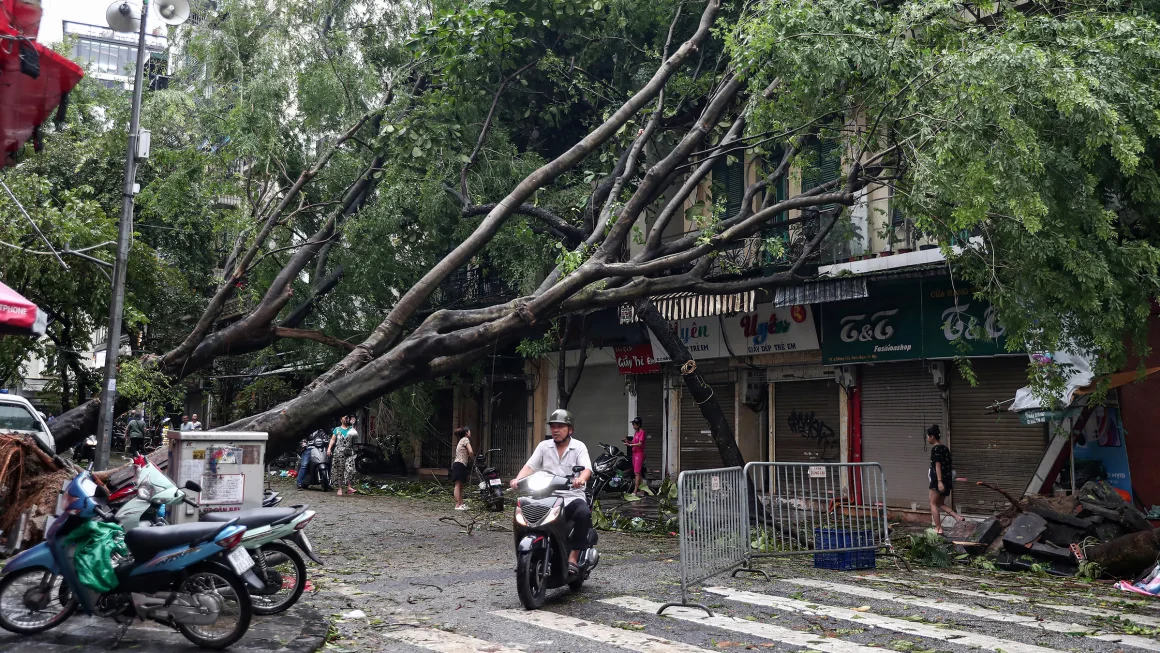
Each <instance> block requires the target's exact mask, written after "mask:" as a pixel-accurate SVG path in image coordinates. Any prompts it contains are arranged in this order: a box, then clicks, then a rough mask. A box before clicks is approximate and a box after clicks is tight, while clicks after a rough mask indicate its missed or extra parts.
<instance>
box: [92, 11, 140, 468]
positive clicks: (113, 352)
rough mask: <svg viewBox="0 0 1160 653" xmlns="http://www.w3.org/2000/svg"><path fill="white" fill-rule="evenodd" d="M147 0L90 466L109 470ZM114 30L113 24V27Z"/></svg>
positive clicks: (130, 233)
mask: <svg viewBox="0 0 1160 653" xmlns="http://www.w3.org/2000/svg"><path fill="white" fill-rule="evenodd" d="M119 11H120V13H121V14H122V15H123V16H125V17H128V16H130V15H131V14H132V8H131V7H130V6H129V3H128V2H123V3H121V5H120V7H119ZM148 16H149V0H144V2H142V4H141V27H140V29H139V31H138V34H137V66H136V70H135V71H134V73H133V111H132V115H131V117H130V118H129V149H128V152H127V154H126V156H125V185H124V187H123V188H122V190H121V223H120V225H119V227H118V229H117V258H116V261H115V262H114V264H113V299H112V301H111V302H109V336H108V338H107V340H108V342H107V343H106V346H105V379H104V383H103V384H102V385H101V414H100V418H99V420H98V422H97V452H96V458H97V459H96V461H94V464H93V467H95V468H96V469H98V470H103V469H108V467H109V449H110V447H111V445H112V440H113V418H114V415H113V404H114V403H116V400H117V355H118V354H119V353H120V350H121V313H122V311H123V309H124V307H125V269H126V267H128V263H129V245H130V241H131V240H132V238H133V196H134V195H135V194H136V192H137V154H138V152H137V143H138V140H139V137H140V134H138V130H139V128H140V122H141V91H142V90H143V89H142V87H143V86H144V84H142V82H141V77H142V74H143V72H144V69H145V24H146V23H147V22H148V20H147V18H148ZM113 27H114V28H115V27H116V26H115V25H114V26H113Z"/></svg>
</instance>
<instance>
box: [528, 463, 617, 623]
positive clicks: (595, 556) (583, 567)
mask: <svg viewBox="0 0 1160 653" xmlns="http://www.w3.org/2000/svg"><path fill="white" fill-rule="evenodd" d="M582 471H584V468H583V467H579V466H577V467H573V468H572V474H570V475H568V476H556V475H555V474H551V473H548V472H536V473H535V474H532V475H531V476H528V477H527V478H524V479H523V480H521V481H520V487H521V488H522V489H524V490H525V491H527V492H528V493H529V494H530V496H523V497H520V498H519V499H518V500H517V501H516V513H515V523H514V525H513V526H512V530H513V531H514V532H515V542H516V593H517V594H519V597H520V603H522V604H523V605H524V607H525V608H527V609H528V610H534V609H536V608H538V607H540V606H541V605H543V604H544V599H545V598H547V594H548V590H550V589H554V588H557V587H563V586H564V585H567V586H568V587H570V588H572V590H573V591H577V590H579V589H580V587H581V586H582V585H583V584H584V581H585V580H587V579H588V575H589V574H591V573H592V570H593V569H595V568H596V565H597V564H598V563H599V562H600V552H599V551H597V550H596V544H597V542H598V541H599V536H598V535H597V534H596V529H592V530H590V531H589V532H588V548H586V549H584V550H583V551H581V552H580V561H579V565H578V566H579V567H580V573H579V574H578V575H577V576H575V577H572V578H569V576H568V554H569V553H570V551H569V549H568V535H569V533H571V532H572V522H570V521H568V520H567V519H566V518H565V517H564V498H563V497H558V496H552V494H553V493H554V492H556V491H558V490H567V489H568V488H570V487H571V485H572V479H573V478H575V476H576V474H579V473H580V472H582ZM588 501H589V505H591V497H589V499H588Z"/></svg>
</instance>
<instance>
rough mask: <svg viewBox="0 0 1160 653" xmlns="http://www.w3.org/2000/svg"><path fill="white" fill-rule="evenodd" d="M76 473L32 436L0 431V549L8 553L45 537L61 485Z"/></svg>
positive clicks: (69, 465) (68, 464) (70, 466)
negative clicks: (51, 454)
mask: <svg viewBox="0 0 1160 653" xmlns="http://www.w3.org/2000/svg"><path fill="white" fill-rule="evenodd" d="M75 473H76V472H74V471H73V467H72V465H71V464H70V463H68V462H67V461H65V460H63V459H61V458H60V457H53V456H49V455H48V454H46V453H45V452H44V451H42V450H41V449H40V447H39V446H37V444H36V442H34V441H33V439H32V438H31V437H29V436H27V435H16V434H0V538H2V540H0V552H4V553H9V554H11V553H14V552H16V551H18V550H20V549H22V548H25V547H26V546H28V545H29V544H35V543H36V542H39V541H40V540H41V539H43V538H44V527H45V522H46V520H47V519H48V516H49V515H51V514H52V513H53V512H54V511H55V509H56V500H57V495H58V493H59V491H60V488H61V485H62V484H63V483H64V482H65V481H67V480H68V479H70V478H72V477H73V475H74V474H75Z"/></svg>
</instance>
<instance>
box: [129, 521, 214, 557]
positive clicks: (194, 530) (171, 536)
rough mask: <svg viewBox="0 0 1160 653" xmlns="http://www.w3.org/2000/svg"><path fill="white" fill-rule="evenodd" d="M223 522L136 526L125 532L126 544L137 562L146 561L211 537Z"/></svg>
mask: <svg viewBox="0 0 1160 653" xmlns="http://www.w3.org/2000/svg"><path fill="white" fill-rule="evenodd" d="M221 528H222V524H211V523H201V522H197V523H193V524H178V525H176V526H152V527H149V528H134V529H133V530H131V531H126V532H125V546H127V547H129V553H132V554H133V557H134V558H136V559H137V562H145V561H146V560H148V559H149V558H152V557H153V556H154V555H155V554H157V553H159V552H161V551H164V550H165V549H170V548H173V547H176V546H181V545H182V544H189V543H190V542H193V541H194V540H196V539H198V538H202V537H211V536H213V534H214V533H217V532H218V531H219V530H221Z"/></svg>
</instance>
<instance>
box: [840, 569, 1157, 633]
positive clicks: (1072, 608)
mask: <svg viewBox="0 0 1160 653" xmlns="http://www.w3.org/2000/svg"><path fill="white" fill-rule="evenodd" d="M852 578H856V579H857V580H867V581H878V582H880V583H893V584H895V585H906V586H908V587H914V586H919V587H922V588H923V589H929V590H933V591H939V592H949V593H951V594H958V595H960V596H970V597H974V598H977V599H995V600H996V601H1006V602H1007V603H1026V604H1028V605H1034V606H1037V607H1040V608H1047V609H1049V610H1058V611H1059V612H1074V613H1075V614H1082V615H1088V616H1096V617H1112V618H1120V619H1124V620H1126V621H1131V622H1133V623H1137V624H1140V625H1141V626H1147V627H1149V628H1160V618H1157V617H1147V616H1144V615H1138V614H1132V613H1130V612H1119V611H1117V610H1105V609H1103V608H1089V607H1081V606H1078V605H1066V604H1063V603H1046V602H1044V601H1038V600H1036V599H1033V598H1029V597H1026V596H1019V595H1018V594H1006V593H1004V592H990V591H986V590H981V591H975V590H964V589H959V588H957V587H947V586H945V585H920V584H918V583H915V582H913V581H909V580H904V579H901V578H889V577H886V576H875V575H865V576H852Z"/></svg>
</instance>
